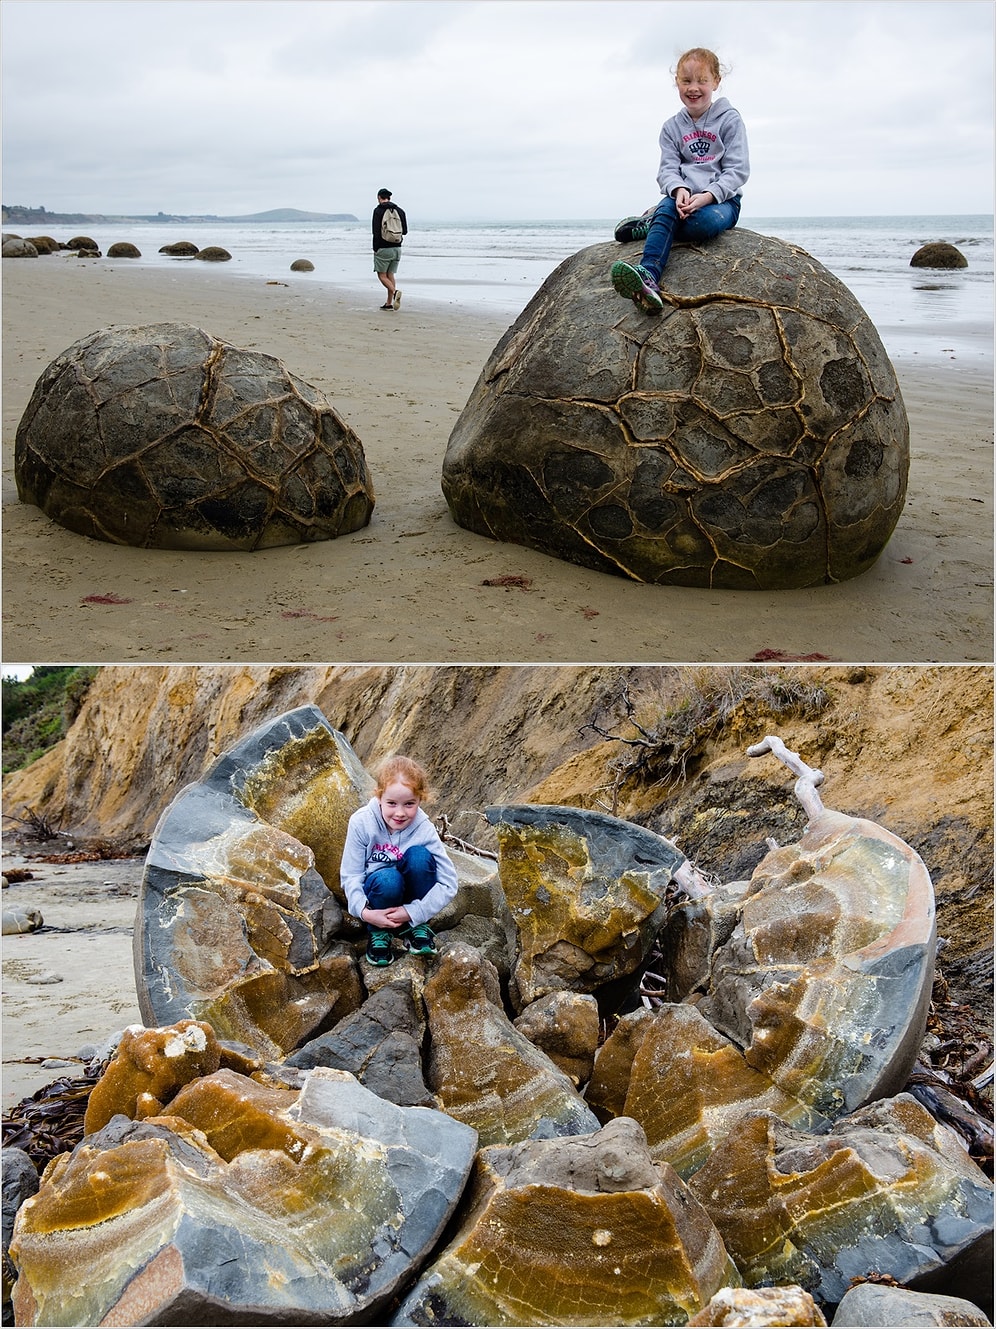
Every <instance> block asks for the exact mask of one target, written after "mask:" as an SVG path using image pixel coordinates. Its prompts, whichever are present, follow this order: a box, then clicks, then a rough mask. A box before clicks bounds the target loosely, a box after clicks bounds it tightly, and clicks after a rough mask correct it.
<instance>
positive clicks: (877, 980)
mask: <svg viewBox="0 0 996 1329" xmlns="http://www.w3.org/2000/svg"><path fill="white" fill-rule="evenodd" d="M752 752H754V753H756V755H758V756H763V755H764V754H766V753H770V752H774V753H775V754H776V755H778V756H780V757H781V758H782V760H784V761H785V762H786V763H787V764H788V765H790V766H791V768H792V769H793V770H794V771H795V772H796V774H797V775H798V777H799V780H798V784H797V786H796V791H797V795H798V797H799V799H800V801H801V802H802V803H803V806H804V808H805V811H806V814H807V817H808V818H809V825H808V827H807V830H806V833H805V835H804V836H803V839H802V841H801V842H800V843H799V844H797V845H793V846H783V847H780V848H779V847H773V848H772V849H771V851H770V853H769V854H768V856H767V858H765V859H764V861H762V863H761V864H760V865H759V867H758V868H757V869H756V871H755V873H754V874H753V876H752V878H751V880H750V881H749V882H739V883H732V884H730V885H728V886H727V887H725V888H722V889H715V890H713V889H710V888H708V887H707V886H706V884H705V882H704V881H703V879H702V877H701V875H700V874H698V873H697V871H696V870H695V868H694V866H693V865H691V864H689V863H688V861H687V860H686V859H685V856H684V855H683V854H682V853H681V851H680V850H678V849H677V847H676V846H675V845H673V844H671V843H670V842H669V841H667V840H664V839H662V838H661V837H658V836H654V835H652V834H651V833H650V832H648V831H646V830H643V829H641V828H639V827H636V826H633V825H631V824H629V823H626V822H624V821H621V820H617V819H613V818H608V817H605V816H602V815H600V814H592V813H585V812H582V811H579V810H578V809H576V808H564V807H558V806H537V805H529V806H509V807H499V808H493V809H490V810H489V813H488V816H489V820H490V821H491V822H492V824H493V825H494V826H495V827H496V829H497V832H498V843H499V853H498V862H497V869H496V868H495V864H494V862H493V861H491V860H488V859H484V858H477V857H475V856H473V855H470V854H467V853H463V852H457V851H454V854H453V857H454V862H455V863H456V864H457V867H458V875H459V876H460V879H461V890H460V891H459V892H458V895H457V898H456V900H455V901H454V903H453V905H452V906H450V908H449V910H448V912H447V913H446V914H445V915H443V914H441V915H439V916H437V919H436V920H435V922H434V926H436V927H437V930H438V933H439V954H438V956H434V957H421V956H418V957H417V956H412V955H408V956H405V957H404V958H402V959H400V960H398V961H397V962H396V963H395V964H394V965H392V966H391V967H390V968H388V969H384V970H373V969H371V968H370V967H369V966H365V965H364V963H363V961H362V959H361V956H362V950H363V939H362V928H361V927H360V926H359V925H357V924H356V922H355V920H351V919H350V918H349V917H348V915H346V914H345V913H344V911H343V908H342V895H341V887H340V884H339V880H338V862H339V856H340V854H341V849H342V843H343V840H344V837H345V827H346V822H347V821H348V817H349V815H350V813H351V812H352V811H353V810H354V809H355V808H356V807H357V806H358V805H359V803H360V802H361V801H362V800H364V799H365V797H366V794H367V790H368V788H369V784H368V778H367V777H366V774H365V772H364V771H363V768H362V766H361V765H360V764H359V762H358V761H357V760H356V758H355V755H354V754H353V753H352V749H351V748H350V747H349V744H348V743H347V742H346V740H345V738H344V737H343V735H342V734H340V733H337V732H336V731H334V730H332V729H331V727H330V726H329V725H328V723H327V721H325V719H324V716H323V715H322V714H321V712H320V711H318V710H317V709H316V708H315V707H311V706H307V707H301V708H299V709H298V710H296V711H292V712H288V713H287V714H286V715H283V716H280V717H279V718H278V719H277V720H276V721H273V722H272V723H271V724H267V725H265V726H263V727H261V728H260V729H259V730H257V731H255V732H254V733H253V734H252V735H250V736H249V738H247V739H246V740H244V741H243V742H242V743H240V744H239V745H237V747H236V748H234V749H233V750H232V751H231V752H230V753H228V754H226V756H224V757H223V758H221V759H220V761H218V762H217V763H216V764H215V766H214V767H212V768H211V770H210V771H209V772H208V773H207V775H206V776H205V778H204V779H203V781H201V782H198V784H197V785H194V786H190V787H188V788H186V789H184V790H183V791H181V793H180V794H178V795H177V797H176V798H175V799H174V801H173V803H172V804H171V805H170V806H169V808H167V810H166V812H165V813H164V814H163V817H162V819H161V821H160V825H159V827H158V829H157V833H156V836H155V838H154V841H153V845H152V847H151V849H150V852H149V856H148V860H147V866H146V876H145V881H144V883H143V894H142V901H141V906H140V911H139V914H140V916H139V923H138V927H137V929H136V978H137V983H138V988H139V993H140V997H141V1009H142V1013H143V1017H144V1018H145V1019H146V1021H147V1023H148V1025H149V1026H150V1027H148V1028H146V1029H144V1030H138V1029H136V1030H132V1031H127V1032H126V1033H125V1035H124V1036H123V1037H122V1039H121V1042H120V1046H119V1048H118V1050H117V1053H116V1056H115V1057H114V1059H113V1060H112V1061H111V1063H110V1065H109V1066H108V1068H107V1071H106V1073H105V1074H104V1075H103V1077H102V1078H101V1079H100V1080H99V1082H98V1083H97V1085H96V1086H95V1087H94V1088H93V1090H92V1092H91V1094H90V1096H89V1103H88V1107H87V1110H86V1119H85V1122H84V1128H85V1135H84V1137H83V1139H82V1141H81V1142H80V1143H79V1144H77V1145H76V1146H75V1148H74V1149H73V1150H72V1152H69V1153H64V1154H62V1155H61V1156H60V1157H58V1158H56V1159H55V1160H54V1161H53V1162H52V1163H51V1164H50V1165H49V1167H48V1168H47V1169H46V1171H45V1173H44V1175H43V1177H42V1179H41V1184H40V1186H39V1188H38V1192H37V1194H36V1195H33V1196H28V1195H25V1196H22V1197H21V1198H22V1199H23V1203H20V1208H19V1209H18V1211H17V1217H16V1221H15V1225H14V1233H13V1238H12V1241H11V1247H10V1254H11V1259H12V1261H13V1266H14V1270H16V1275H17V1281H16V1284H15V1285H14V1288H13V1304H14V1307H15V1310H16V1315H17V1320H18V1323H22V1324H41V1323H77V1324H90V1323H100V1322H104V1321H110V1320H112V1319H113V1320H116V1321H117V1320H120V1321H127V1322H129V1323H149V1324H154V1323H179V1322H181V1321H182V1322H184V1323H212V1324H223V1323H245V1322H247V1321H249V1322H253V1323H269V1324H284V1323H287V1324H291V1323H293V1324H347V1323H369V1322H376V1323H382V1324H399V1325H429V1324H437V1325H439V1324H465V1325H502V1324H508V1325H514V1324H551V1325H556V1324H592V1323H598V1324H620V1325H622V1324H646V1323H657V1324H674V1325H680V1324H685V1323H690V1322H691V1323H701V1324H743V1323H758V1324H763V1323H778V1324H790V1323H796V1324H824V1323H826V1322H827V1319H830V1318H832V1317H835V1316H836V1317H837V1318H835V1319H833V1322H834V1323H838V1324H845V1323H883V1324H884V1323H897V1322H898V1321H897V1320H895V1319H893V1320H891V1321H890V1320H889V1319H888V1318H884V1317H887V1316H888V1315H890V1314H894V1313H912V1312H909V1311H908V1305H909V1303H908V1302H907V1301H905V1300H904V1301H901V1302H899V1303H898V1304H899V1305H900V1306H901V1307H902V1308H903V1309H902V1312H895V1311H894V1303H893V1302H892V1300H891V1297H892V1295H893V1294H894V1295H895V1296H897V1297H902V1298H909V1297H911V1296H915V1295H916V1294H918V1293H919V1294H922V1293H925V1292H930V1293H931V1294H940V1295H942V1296H950V1295H953V1294H957V1295H958V1296H961V1297H969V1298H971V1300H972V1301H973V1302H974V1303H976V1306H973V1308H972V1310H971V1312H970V1313H971V1314H977V1315H978V1317H979V1318H978V1319H977V1320H971V1319H970V1320H968V1321H967V1322H968V1323H976V1322H978V1323H986V1322H987V1321H986V1320H985V1312H986V1310H989V1309H991V1290H992V1281H991V1275H992V1199H993V1196H992V1185H991V1183H990V1181H989V1180H988V1178H987V1177H986V1176H985V1174H984V1172H983V1171H982V1170H981V1168H979V1167H978V1166H977V1165H976V1163H975V1162H973V1160H972V1158H971V1157H970V1155H969V1153H968V1151H967V1149H966V1147H965V1143H964V1141H963V1140H962V1139H961V1138H960V1137H959V1136H958V1135H956V1134H955V1132H954V1131H952V1130H951V1129H949V1128H948V1127H947V1126H944V1125H941V1124H939V1123H938V1122H937V1121H936V1120H935V1119H934V1117H932V1116H931V1114H930V1113H929V1112H928V1111H927V1110H926V1108H925V1107H924V1106H923V1104H922V1103H920V1102H918V1101H917V1100H916V1099H914V1098H913V1097H912V1096H911V1095H909V1094H908V1093H905V1092H903V1090H904V1085H905V1082H906V1080H907V1078H908V1077H909V1074H910V1072H911V1070H912V1069H913V1067H914V1064H915V1060H916V1057H917V1053H918V1050H919V1046H920V1042H921V1040H922V1038H923V1033H924V1028H925V1024H926V1016H927V1003H928V1001H929V994H930V990H931V980H932V977H933V961H934V941H935V939H934V914H933V898H932V892H931V889H930V882H929V878H928V876H927V873H926V869H925V868H924V865H923V863H922V862H921V860H920V859H919V858H918V856H917V855H916V854H915V853H914V852H913V851H912V850H911V849H910V848H909V846H908V845H905V844H904V843H903V842H902V841H900V840H898V839H897V838H896V837H895V836H892V835H891V834H890V832H888V831H887V830H886V829H884V828H883V827H881V826H878V825H877V824H875V823H872V822H867V821H862V820H860V819H857V818H853V817H845V816H843V815H842V814H840V813H837V812H834V811H832V810H828V809H826V808H824V806H823V804H822V801H821V799H820V797H819V795H818V794H817V792H816V789H817V786H818V785H819V784H820V782H821V781H822V776H821V774H820V772H818V771H813V770H811V769H810V768H808V767H806V766H805V765H804V764H803V763H801V762H800V761H799V760H798V758H797V757H795V754H793V753H788V752H786V751H785V750H784V749H782V748H781V746H780V745H779V743H778V741H777V740H776V739H767V740H765V743H764V744H761V745H759V746H758V747H757V748H756V749H752ZM651 946H653V947H662V953H666V954H668V955H672V956H674V957H675V959H676V962H675V965H674V966H673V969H672V970H670V971H669V973H668V975H667V978H668V981H669V983H671V985H672V986H673V991H670V992H669V993H668V994H667V997H666V998H665V999H661V1000H658V1001H656V1002H653V1003H644V1002H642V1001H641V1000H640V996H639V992H640V985H641V976H642V971H643V969H644V968H645V965H646V962H647V957H648V953H649V948H650V947H651ZM868 1279H874V1280H879V1282H881V1280H885V1283H882V1284H881V1286H879V1284H878V1283H876V1285H875V1290H876V1293H878V1292H881V1293H883V1294H884V1295H885V1300H886V1302H888V1305H885V1306H883V1304H882V1298H881V1297H879V1298H878V1299H877V1300H876V1299H875V1298H874V1297H872V1298H870V1299H868V1300H866V1302H865V1303H863V1308H862V1309H861V1310H860V1314H861V1315H863V1316H865V1317H866V1318H864V1319H862V1320H854V1321H848V1320H844V1319H840V1318H839V1317H840V1315H841V1313H842V1310H843V1305H844V1303H845V1301H846V1298H847V1297H849V1296H851V1295H852V1292H853V1290H854V1289H855V1287H856V1285H861V1286H862V1287H863V1286H864V1285H865V1284H864V1282H863V1280H868ZM886 1283H888V1284H890V1285H889V1286H886ZM897 1285H901V1286H897ZM859 1290H860V1289H859ZM747 1294H752V1297H751V1296H748V1295H747ZM916 1304H917V1305H918V1306H921V1307H922V1308H923V1310H922V1313H923V1314H924V1315H929V1314H934V1313H935V1312H936V1307H935V1306H934V1305H933V1303H932V1302H930V1300H929V1299H927V1300H924V1301H923V1302H917V1303H916ZM918 1313H919V1312H918ZM937 1313H940V1312H937ZM764 1315H767V1316H768V1317H769V1318H767V1319H765V1318H757V1317H758V1316H760V1317H763V1316H764ZM876 1315H878V1316H879V1317H880V1318H879V1319H875V1318H874V1316H876ZM750 1316H754V1317H755V1318H753V1319H750V1318H749V1317H750ZM738 1317H739V1318H738ZM745 1317H746V1318H745ZM869 1317H871V1318H869ZM903 1322H904V1323H905V1321H903ZM911 1322H916V1321H911ZM922 1322H931V1321H922ZM935 1322H937V1321H935ZM941 1322H943V1321H941Z"/></svg>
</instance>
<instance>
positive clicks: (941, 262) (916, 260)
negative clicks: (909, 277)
mask: <svg viewBox="0 0 996 1329" xmlns="http://www.w3.org/2000/svg"><path fill="white" fill-rule="evenodd" d="M910 267H911V268H967V267H968V259H967V258H966V257H965V255H964V254H963V253H962V252H961V250H960V249H958V248H956V247H955V246H954V245H950V244H948V242H947V241H946V240H932V241H931V242H930V243H929V244H926V245H921V246H920V248H919V249H918V250H917V251H916V253H915V254H914V255H913V257H912V258H911V259H910Z"/></svg>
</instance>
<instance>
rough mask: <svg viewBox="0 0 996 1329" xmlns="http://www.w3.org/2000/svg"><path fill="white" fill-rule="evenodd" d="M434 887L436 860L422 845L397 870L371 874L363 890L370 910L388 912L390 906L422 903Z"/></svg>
mask: <svg viewBox="0 0 996 1329" xmlns="http://www.w3.org/2000/svg"><path fill="white" fill-rule="evenodd" d="M435 884H436V860H435V859H434V858H433V856H432V854H431V853H430V852H429V850H428V849H426V847H425V845H421V844H413V845H412V847H411V848H410V849H406V850H405V853H404V856H403V858H402V859H401V862H400V863H399V864H398V866H397V867H396V868H395V867H383V868H378V869H377V870H376V872H371V874H370V876H369V877H367V879H366V882H365V883H364V890H365V891H366V896H367V904H368V905H369V906H370V908H371V909H390V908H391V907H392V905H396V904H407V903H408V901H409V900H421V899H424V897H425V896H427V895H428V894H429V892H430V891H431V890H432V888H433V886H435ZM368 926H369V924H368Z"/></svg>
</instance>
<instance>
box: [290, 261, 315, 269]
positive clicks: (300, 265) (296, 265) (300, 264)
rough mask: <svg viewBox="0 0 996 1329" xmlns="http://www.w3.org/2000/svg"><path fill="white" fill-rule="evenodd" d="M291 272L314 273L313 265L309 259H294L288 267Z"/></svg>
mask: <svg viewBox="0 0 996 1329" xmlns="http://www.w3.org/2000/svg"><path fill="white" fill-rule="evenodd" d="M290 270H291V272H314V270H315V265H314V263H312V261H311V259H310V258H296V259H295V260H294V262H293V263H292V264H291V265H290Z"/></svg>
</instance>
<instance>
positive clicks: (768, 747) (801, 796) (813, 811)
mask: <svg viewBox="0 0 996 1329" xmlns="http://www.w3.org/2000/svg"><path fill="white" fill-rule="evenodd" d="M766 752H770V753H771V754H772V756H775V757H777V758H778V760H779V761H780V762H781V763H782V764H783V765H784V766H787V767H788V768H789V770H790V771H792V773H793V774H794V775H797V776H798V777H799V779H798V780H797V781H796V784H795V796H796V798H797V799H798V800H799V802H800V803H801V804H802V808H803V811H804V812H805V813H806V816H807V817H808V818H809V820H810V821H815V820H816V818H817V817H819V816H821V815H822V813H823V800H822V799H821V798H820V796H819V794H818V793H817V792H816V789H817V786H818V785H821V784H822V783H823V772H822V771H819V770H816V769H815V767H813V766H807V765H806V763H805V762H804V761H803V760H802V758H801V757H800V756H799V754H798V753H797V752H792V751H791V750H790V749H789V748H787V747H786V746H785V744H784V743H783V742H782V740H781V739H780V738H777V737H776V736H775V735H774V734H768V735H767V736H766V737H765V738H763V739H762V740H761V742H760V743H755V744H753V746H752V747H749V748H748V749H747V756H748V757H762V756H763V755H764V754H765V753H766Z"/></svg>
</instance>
